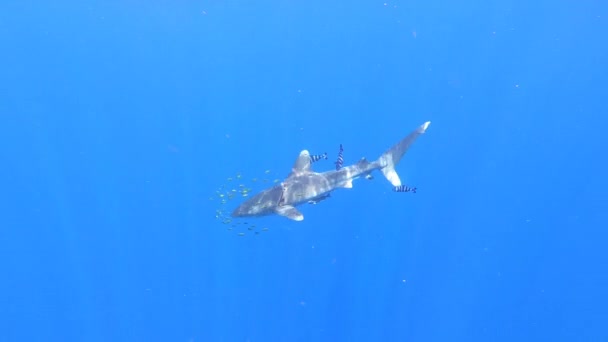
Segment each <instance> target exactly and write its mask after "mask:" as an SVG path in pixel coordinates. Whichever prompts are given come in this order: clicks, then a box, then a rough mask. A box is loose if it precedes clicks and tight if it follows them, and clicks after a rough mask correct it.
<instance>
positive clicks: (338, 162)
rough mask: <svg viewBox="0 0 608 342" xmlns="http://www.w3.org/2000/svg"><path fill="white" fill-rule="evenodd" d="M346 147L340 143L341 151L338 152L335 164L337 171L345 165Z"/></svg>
mask: <svg viewBox="0 0 608 342" xmlns="http://www.w3.org/2000/svg"><path fill="white" fill-rule="evenodd" d="M343 154H344V148H342V144H340V152H338V159H337V160H336V162H335V163H334V164H336V171H339V170H340V169H341V168H342V165H344V155H343Z"/></svg>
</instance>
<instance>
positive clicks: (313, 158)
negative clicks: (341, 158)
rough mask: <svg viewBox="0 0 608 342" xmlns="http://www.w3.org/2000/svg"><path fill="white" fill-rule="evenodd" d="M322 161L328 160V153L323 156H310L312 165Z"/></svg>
mask: <svg viewBox="0 0 608 342" xmlns="http://www.w3.org/2000/svg"><path fill="white" fill-rule="evenodd" d="M321 159H327V152H325V153H323V154H313V155H311V156H310V162H311V163H314V162H318V161H319V160H321Z"/></svg>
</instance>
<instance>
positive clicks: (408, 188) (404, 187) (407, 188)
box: [393, 185, 416, 193]
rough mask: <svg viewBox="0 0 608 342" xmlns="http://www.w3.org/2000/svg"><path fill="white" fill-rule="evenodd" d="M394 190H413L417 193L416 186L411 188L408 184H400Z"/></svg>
mask: <svg viewBox="0 0 608 342" xmlns="http://www.w3.org/2000/svg"><path fill="white" fill-rule="evenodd" d="M393 191H394V192H412V193H416V187H413V188H410V187H409V186H407V185H398V186H395V187H393Z"/></svg>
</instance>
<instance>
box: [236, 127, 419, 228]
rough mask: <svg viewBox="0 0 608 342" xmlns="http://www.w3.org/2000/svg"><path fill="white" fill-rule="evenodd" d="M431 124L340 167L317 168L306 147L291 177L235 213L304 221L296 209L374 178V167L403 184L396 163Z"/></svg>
mask: <svg viewBox="0 0 608 342" xmlns="http://www.w3.org/2000/svg"><path fill="white" fill-rule="evenodd" d="M430 124H431V122H430V121H427V122H425V123H423V124H422V125H420V126H419V127H418V128H416V129H415V130H414V131H412V132H411V133H410V134H408V135H407V136H406V137H405V138H403V139H402V140H401V141H399V142H398V143H397V144H395V145H393V146H392V147H391V148H389V149H388V150H387V151H386V152H384V153H383V154H382V155H380V157H379V158H378V159H377V160H375V161H371V162H370V161H368V160H367V159H365V158H362V159H361V160H359V161H358V162H357V163H355V164H353V165H350V166H344V167H342V168H341V169H340V170H336V171H334V170H332V171H326V172H314V171H313V170H312V166H311V164H312V163H311V158H310V153H309V152H308V151H307V150H303V151H302V152H300V154H299V155H298V157H297V158H296V161H295V163H294V164H293V167H292V168H291V172H290V173H289V175H288V176H287V178H285V179H284V180H283V181H282V182H280V183H278V184H277V185H275V186H273V187H271V188H268V189H266V190H263V191H261V192H260V193H258V194H256V195H255V196H253V197H252V198H250V199H249V200H247V201H245V202H243V203H242V204H241V205H239V206H238V207H237V208H236V209H234V211H233V212H232V215H231V216H232V217H235V218H237V217H257V216H266V215H280V216H284V217H286V218H288V219H291V220H294V221H302V220H304V215H302V213H301V212H300V211H299V210H298V209H296V207H297V206H299V205H301V204H304V203H318V202H320V201H322V200H324V199H327V198H328V197H329V195H330V193H331V192H332V191H334V190H336V189H340V188H346V189H350V188H352V187H353V180H355V179H357V178H360V177H365V178H367V179H372V175H371V174H372V172H373V171H380V172H381V173H382V174H383V175H384V177H385V178H386V179H387V180H388V181H389V182H390V183H391V184H392V185H393V187H398V186H401V179H400V178H399V175H398V174H397V171H396V170H395V166H396V165H397V164H398V163H399V161H400V160H401V158H402V157H403V155H404V154H405V152H407V150H408V149H409V148H410V146H411V145H412V143H414V141H415V140H416V139H417V138H418V137H419V136H420V135H422V134H424V132H426V130H427V128H428V127H429V125H430Z"/></svg>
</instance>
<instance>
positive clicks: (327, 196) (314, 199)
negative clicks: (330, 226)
mask: <svg viewBox="0 0 608 342" xmlns="http://www.w3.org/2000/svg"><path fill="white" fill-rule="evenodd" d="M330 195H331V193H330V192H328V193H327V194H325V195H322V196H319V197H317V198H313V199H311V200H310V201H308V204H317V203H319V202H321V201H323V200H326V199H328V198H329V197H330Z"/></svg>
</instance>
